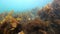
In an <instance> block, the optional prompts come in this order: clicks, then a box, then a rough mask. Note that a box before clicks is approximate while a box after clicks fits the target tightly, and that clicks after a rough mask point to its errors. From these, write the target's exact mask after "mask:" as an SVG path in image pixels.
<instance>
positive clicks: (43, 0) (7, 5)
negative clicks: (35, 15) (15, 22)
mask: <svg viewBox="0 0 60 34" xmlns="http://www.w3.org/2000/svg"><path fill="white" fill-rule="evenodd" d="M50 2H52V0H0V12H4V11H10V10H14V11H22V10H29V9H32V8H35V7H40V8H41V7H43V6H45V5H46V4H48V3H50Z"/></svg>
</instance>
